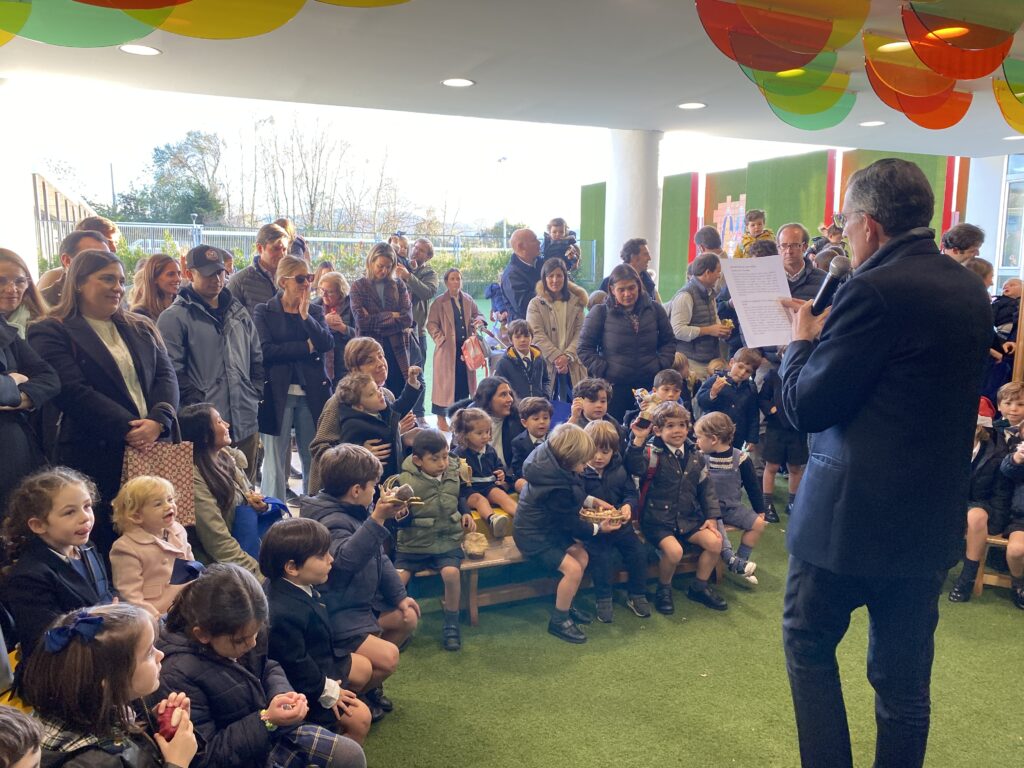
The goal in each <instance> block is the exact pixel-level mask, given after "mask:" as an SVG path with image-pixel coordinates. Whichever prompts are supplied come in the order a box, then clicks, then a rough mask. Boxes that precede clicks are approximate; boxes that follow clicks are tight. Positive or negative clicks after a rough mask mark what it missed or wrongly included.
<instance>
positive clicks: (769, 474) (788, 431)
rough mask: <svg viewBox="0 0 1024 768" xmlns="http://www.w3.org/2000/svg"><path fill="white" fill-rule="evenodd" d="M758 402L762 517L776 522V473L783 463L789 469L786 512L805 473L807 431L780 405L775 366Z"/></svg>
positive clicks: (780, 395)
mask: <svg viewBox="0 0 1024 768" xmlns="http://www.w3.org/2000/svg"><path fill="white" fill-rule="evenodd" d="M785 351H786V348H785V347H779V356H780V357H781V356H782V355H784V354H785ZM757 402H758V406H759V407H760V410H761V413H762V414H764V424H765V432H764V443H763V444H762V446H761V454H762V458H764V476H763V477H762V479H761V483H762V485H761V490H762V491H763V492H764V498H765V501H766V502H767V505H766V507H765V509H766V512H765V520H766V521H767V522H769V523H777V522H779V514H778V512H776V511H775V505H774V504H773V503H772V497H773V496H774V494H775V476H776V474H777V473H778V471H779V469H780V468H781V467H782V466H785V467H786V471H787V472H788V473H789V499H788V501H787V503H786V514H790V513H791V512H792V511H793V503H794V502H795V501H796V493H797V491H798V490H799V489H800V480H801V478H802V477H803V476H804V467H805V466H807V459H808V457H809V455H810V453H809V451H808V447H807V433H806V432H801V431H800V430H798V429H797V428H796V427H794V426H793V422H791V421H790V420H789V418H788V417H787V416H786V412H785V411H784V410H783V407H782V378H781V377H780V376H779V372H778V371H777V370H776V369H775V368H774V367H772V368H769V370H768V372H767V373H766V374H765V376H764V380H763V381H762V382H761V391H760V392H759V393H758V396H757Z"/></svg>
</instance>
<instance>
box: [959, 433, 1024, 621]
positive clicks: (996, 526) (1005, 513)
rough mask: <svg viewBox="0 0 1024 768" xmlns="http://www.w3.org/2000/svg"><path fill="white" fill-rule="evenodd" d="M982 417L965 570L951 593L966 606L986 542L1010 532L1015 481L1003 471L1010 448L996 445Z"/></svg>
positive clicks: (970, 494)
mask: <svg viewBox="0 0 1024 768" xmlns="http://www.w3.org/2000/svg"><path fill="white" fill-rule="evenodd" d="M982 418H983V417H980V416H979V417H978V426H977V427H976V428H975V432H974V452H973V453H972V456H971V485H970V490H969V492H968V496H967V498H968V502H967V536H966V538H967V543H966V547H965V550H966V551H965V554H964V567H963V569H962V570H961V571H960V577H959V578H958V579H957V580H956V584H954V585H953V588H952V589H951V590H950V591H949V601H950V602H951V603H966V602H967V601H968V600H970V599H971V593H972V590H973V589H974V581H975V579H976V578H977V576H978V567H979V565H980V561H981V558H982V557H983V556H984V555H985V549H986V548H987V544H986V539H987V538H988V536H989V535H990V534H992V535H995V536H999V535H1001V534H1002V532H1003V531H1004V530H1005V529H1006V525H1007V522H1008V517H1009V512H1010V500H1011V498H1012V496H1013V481H1012V480H1010V478H1009V477H1007V476H1006V475H1004V474H1003V473H1002V471H1001V470H1000V467H1001V465H1002V462H1003V459H1004V458H1005V457H1006V448H1005V447H1003V446H1002V445H1000V444H998V443H996V441H995V440H994V439H993V438H992V435H991V433H990V431H989V429H988V428H987V427H985V426H984V425H983V424H982ZM988 421H991V419H988Z"/></svg>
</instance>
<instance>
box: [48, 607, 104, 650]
mask: <svg viewBox="0 0 1024 768" xmlns="http://www.w3.org/2000/svg"><path fill="white" fill-rule="evenodd" d="M102 628H103V617H102V616H93V615H92V614H90V613H89V612H88V611H79V612H78V613H76V614H75V618H74V619H73V620H72V621H71V623H70V624H68V625H67V626H63V627H54V628H53V629H48V630H46V634H45V635H44V638H45V640H46V650H47V652H48V653H60V652H61V651H63V650H64V649H65V648H67V647H68V643H70V642H71V638H72V637H74V636H75V635H78V636H79V637H80V638H82V641H83V642H86V643H88V642H90V641H91V640H92V639H93V638H94V637H96V634H97V633H98V632H99V631H100V630H101V629H102Z"/></svg>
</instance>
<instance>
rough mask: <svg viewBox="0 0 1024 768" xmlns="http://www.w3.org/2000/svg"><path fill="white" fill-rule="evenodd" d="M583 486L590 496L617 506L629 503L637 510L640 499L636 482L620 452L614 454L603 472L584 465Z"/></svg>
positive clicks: (630, 506) (631, 507)
mask: <svg viewBox="0 0 1024 768" xmlns="http://www.w3.org/2000/svg"><path fill="white" fill-rule="evenodd" d="M583 488H584V489H585V490H586V492H587V495H588V496H593V497H594V498H595V499H601V501H607V502H608V503H609V504H612V505H614V506H616V507H621V506H622V505H623V504H629V508H630V509H633V510H635V509H636V508H637V504H638V503H639V501H640V494H639V493H638V492H637V487H636V483H634V482H633V478H632V477H631V476H630V474H629V472H627V471H626V465H625V464H623V463H622V459H621V458H620V457H619V455H618V454H614V455H613V456H612V460H611V461H610V462H608V466H607V467H605V468H604V472H603V473H601V474H598V473H597V470H596V469H593V468H592V467H589V466H587V467H584V469H583Z"/></svg>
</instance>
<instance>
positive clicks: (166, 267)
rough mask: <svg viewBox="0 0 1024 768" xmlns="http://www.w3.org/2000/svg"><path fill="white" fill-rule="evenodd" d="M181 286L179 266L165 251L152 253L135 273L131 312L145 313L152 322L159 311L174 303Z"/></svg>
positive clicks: (158, 315) (158, 314)
mask: <svg viewBox="0 0 1024 768" xmlns="http://www.w3.org/2000/svg"><path fill="white" fill-rule="evenodd" d="M180 287H181V266H180V265H179V264H178V260H177V259H175V258H172V257H171V256H168V255H167V254H166V253H154V254H153V255H152V256H150V257H149V258H148V259H146V264H145V266H144V267H143V268H142V273H141V274H137V275H136V278H135V284H134V285H133V286H132V295H131V300H130V304H131V308H132V312H137V313H138V314H140V315H145V316H146V317H148V318H149V319H150V320H152V321H153V322H154V323H155V322H156V319H157V318H158V317H160V313H161V312H163V311H164V310H165V309H167V308H168V307H169V306H171V304H173V303H174V298H175V297H176V296H177V295H178V288H180Z"/></svg>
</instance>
